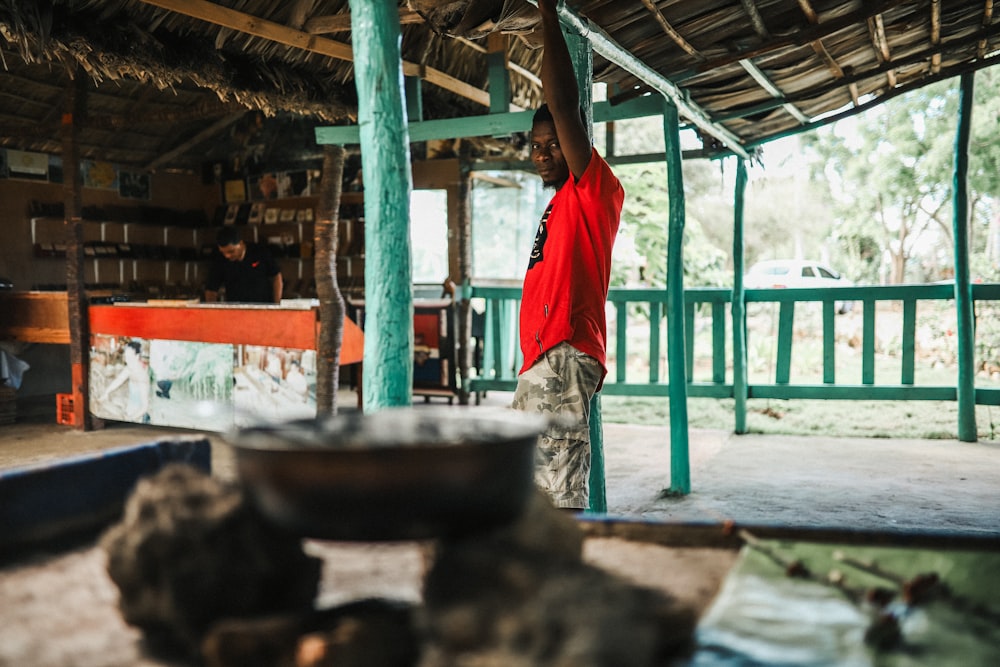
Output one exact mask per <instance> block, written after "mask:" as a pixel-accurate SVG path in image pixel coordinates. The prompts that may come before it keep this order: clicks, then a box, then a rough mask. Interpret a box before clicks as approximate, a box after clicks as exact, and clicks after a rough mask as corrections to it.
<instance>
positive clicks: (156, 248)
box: [31, 218, 212, 296]
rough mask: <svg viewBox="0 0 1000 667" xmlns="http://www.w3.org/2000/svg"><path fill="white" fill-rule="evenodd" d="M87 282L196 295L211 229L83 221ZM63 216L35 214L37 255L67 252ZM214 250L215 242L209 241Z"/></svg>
mask: <svg viewBox="0 0 1000 667" xmlns="http://www.w3.org/2000/svg"><path fill="white" fill-rule="evenodd" d="M82 224H83V252H84V267H83V270H84V284H86V285H87V287H88V288H90V289H102V288H106V289H118V290H121V291H128V292H139V293H145V294H150V295H154V296H160V295H167V296H187V295H196V294H197V291H198V290H199V289H200V285H201V283H202V282H204V280H205V277H206V276H207V271H208V263H207V260H208V255H207V254H206V250H205V247H206V244H209V243H211V239H210V236H211V233H212V230H211V229H208V228H190V227H177V226H160V225H152V224H148V223H127V222H126V223H121V222H94V221H84V222H83V223H82ZM66 235H67V231H66V225H65V223H64V221H63V220H62V219H61V218H32V219H31V242H32V246H33V249H34V255H35V257H36V258H41V259H58V260H60V261H65V257H66ZM208 250H209V251H210V250H211V246H210V245H209V246H208Z"/></svg>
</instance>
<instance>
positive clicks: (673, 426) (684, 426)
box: [663, 98, 691, 495]
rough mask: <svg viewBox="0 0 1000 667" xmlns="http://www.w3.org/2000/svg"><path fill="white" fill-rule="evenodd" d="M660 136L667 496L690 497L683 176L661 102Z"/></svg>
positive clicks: (671, 120) (670, 118)
mask: <svg viewBox="0 0 1000 667" xmlns="http://www.w3.org/2000/svg"><path fill="white" fill-rule="evenodd" d="M663 135H664V139H665V143H666V156H667V191H668V193H669V194H668V196H669V197H670V224H669V233H668V237H667V364H668V366H669V378H670V396H669V397H668V398H669V401H670V492H671V493H674V494H681V495H687V494H689V493H691V466H690V460H689V456H688V411H687V368H686V366H687V364H686V359H685V357H686V354H685V351H686V350H685V345H684V261H683V260H684V255H683V251H684V216H685V211H684V176H683V172H682V168H681V141H680V119H679V116H678V113H677V107H675V106H674V105H673V104H672V103H671V102H670V101H669V100H668V99H667V98H664V99H663Z"/></svg>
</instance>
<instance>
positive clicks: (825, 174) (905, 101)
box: [803, 70, 1000, 283]
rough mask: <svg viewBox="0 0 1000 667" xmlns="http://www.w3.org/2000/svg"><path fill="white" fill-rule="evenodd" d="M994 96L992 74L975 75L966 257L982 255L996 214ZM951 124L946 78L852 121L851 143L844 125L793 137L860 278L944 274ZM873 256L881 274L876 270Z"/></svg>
mask: <svg viewBox="0 0 1000 667" xmlns="http://www.w3.org/2000/svg"><path fill="white" fill-rule="evenodd" d="M998 89H1000V74H998V73H994V72H993V71H991V70H985V71H982V72H979V73H978V74H977V76H976V91H975V92H976V95H975V108H974V111H973V119H972V120H973V126H972V140H971V142H970V147H969V165H970V168H969V187H970V193H969V202H970V235H969V236H970V240H971V243H970V246H971V247H970V252H971V253H972V255H973V256H975V255H976V254H979V255H980V256H982V254H983V253H984V251H985V250H986V249H987V248H988V245H987V242H988V240H989V235H988V231H989V229H990V226H991V222H992V221H993V220H994V218H995V217H996V216H995V214H994V212H993V209H994V208H995V203H994V194H993V193H996V192H998V191H1000V143H998V142H997V138H996V137H997V130H998V127H997V121H996V119H997V117H998V113H1000V101H998V99H997V97H998V95H997V93H998V92H1000V91H998ZM957 124H958V80H957V79H952V80H949V81H945V82H941V83H938V84H935V85H932V86H927V87H925V88H922V89H920V90H917V91H913V92H910V93H907V94H905V95H902V96H900V97H898V98H895V99H893V100H890V101H888V102H886V103H884V104H882V105H880V106H878V107H875V108H874V109H872V110H870V111H868V112H866V113H865V114H863V115H861V116H858V117H857V118H856V119H855V120H854V121H852V123H851V125H853V126H854V127H855V132H854V134H853V135H852V136H848V135H847V134H845V133H844V132H843V128H844V127H846V125H842V126H841V127H838V126H831V127H827V128H822V129H820V130H818V131H816V132H814V133H809V134H806V135H803V141H804V143H805V145H806V146H807V147H808V148H809V149H810V150H811V151H812V152H813V153H814V154H815V156H816V157H817V161H816V162H815V164H814V168H813V172H812V175H813V178H814V179H817V180H819V179H825V180H826V181H827V182H828V183H829V186H830V192H831V195H832V199H833V201H834V202H835V213H836V216H837V218H838V219H839V222H838V225H837V227H836V230H835V236H836V237H837V238H838V239H839V240H840V241H841V243H842V244H843V245H842V247H843V249H844V251H845V252H846V253H848V254H849V255H851V256H852V257H854V258H855V259H856V260H857V261H858V262H861V263H868V270H867V271H865V270H863V269H862V270H861V271H860V272H861V273H868V274H869V275H868V276H867V277H874V276H873V275H871V274H873V273H875V272H876V270H877V269H879V268H887V269H888V270H887V271H886V274H887V275H886V278H887V279H888V281H889V282H892V283H901V282H904V281H906V280H924V279H936V278H942V277H949V275H950V273H949V272H950V266H951V264H952V258H953V256H954V255H953V248H952V243H953V241H952V217H953V209H952V195H953V193H952V177H953V171H954V159H955V156H954V141H955V132H956V128H957ZM838 125H840V124H838ZM876 250H877V251H876ZM883 254H884V255H885V257H886V258H887V259H888V266H887V267H879V264H880V263H881V262H882V258H881V257H880V255H883ZM916 260H919V264H918V263H917V262H916ZM973 264H974V265H975V266H977V267H979V268H978V270H979V271H980V272H988V271H990V269H989V268H988V267H987V266H986V264H985V263H984V262H983V261H979V262H976V261H974V262H973ZM859 268H861V267H859ZM994 270H995V269H994ZM855 277H856V278H857V277H859V276H855Z"/></svg>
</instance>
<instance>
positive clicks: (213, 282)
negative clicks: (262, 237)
mask: <svg viewBox="0 0 1000 667" xmlns="http://www.w3.org/2000/svg"><path fill="white" fill-rule="evenodd" d="M246 247H247V252H246V254H245V255H244V256H243V259H241V260H240V261H238V262H232V261H229V260H228V259H226V258H225V257H223V256H222V255H219V256H218V257H216V259H215V263H214V264H213V265H212V270H211V272H210V274H209V277H208V280H207V281H206V283H205V289H206V290H210V291H213V292H217V291H219V289H220V288H223V287H224V288H225V290H226V301H228V302H239V303H274V284H273V282H274V276H276V275H277V274H278V273H279V272H280V271H281V268H280V267H279V266H278V262H277V261H275V259H274V258H273V257H272V256H271V253H270V252H269V251H268V250H267V248H265V247H264V246H261V245H257V244H256V243H247V244H246Z"/></svg>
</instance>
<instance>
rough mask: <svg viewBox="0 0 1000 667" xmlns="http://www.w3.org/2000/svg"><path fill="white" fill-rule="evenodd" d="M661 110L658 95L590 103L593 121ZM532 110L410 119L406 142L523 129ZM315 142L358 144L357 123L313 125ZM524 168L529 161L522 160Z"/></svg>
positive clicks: (322, 143)
mask: <svg viewBox="0 0 1000 667" xmlns="http://www.w3.org/2000/svg"><path fill="white" fill-rule="evenodd" d="M662 113H663V102H662V98H660V97H659V96H657V95H647V96H645V97H637V98H634V99H631V100H629V101H628V102H622V103H621V104H617V105H615V106H612V105H611V104H610V103H608V102H596V103H594V114H593V117H594V122H595V123H610V122H613V121H616V120H627V119H629V118H645V117H647V116H659V115H660V114H662ZM534 114H535V112H534V111H510V112H507V113H491V114H483V115H479V116H466V117H464V118H443V119H438V120H425V121H423V122H411V123H410V124H409V127H408V132H409V135H410V141H427V140H428V139H457V138H460V137H495V136H501V135H506V134H514V133H515V132H527V131H528V130H530V129H531V118H532V117H533V116H534ZM316 143H317V144H319V145H321V146H322V145H324V144H339V145H343V146H347V145H352V144H357V143H360V131H359V128H358V126H357V125H328V126H325V127H317V128H316ZM524 164H525V165H526V168H530V166H531V163H530V162H525V163H524Z"/></svg>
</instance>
